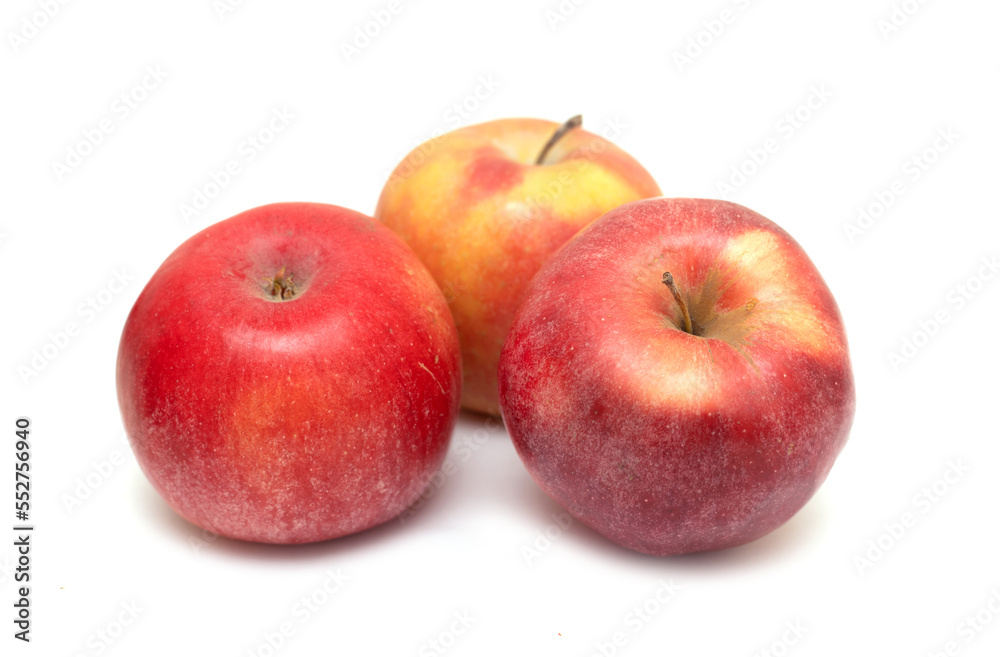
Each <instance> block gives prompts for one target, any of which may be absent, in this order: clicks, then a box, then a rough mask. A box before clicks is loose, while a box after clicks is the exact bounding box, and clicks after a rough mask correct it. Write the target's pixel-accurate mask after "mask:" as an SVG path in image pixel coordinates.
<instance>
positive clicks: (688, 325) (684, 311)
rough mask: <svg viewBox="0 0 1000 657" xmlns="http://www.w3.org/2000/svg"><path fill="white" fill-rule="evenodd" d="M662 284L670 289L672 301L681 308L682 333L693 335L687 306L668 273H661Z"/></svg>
mask: <svg viewBox="0 0 1000 657" xmlns="http://www.w3.org/2000/svg"><path fill="white" fill-rule="evenodd" d="M663 284H664V285H666V286H667V287H668V288H670V292H671V294H673V295H674V301H676V302H677V305H678V306H680V307H681V314H682V315H684V331H685V332H686V333H691V334H692V335H693V334H694V329H693V327H692V326H691V315H690V314H689V313H688V307H687V304H686V303H684V299H681V291H680V290H678V289H677V285H676V284H675V283H674V277H673V276H671V275H670V272H668V271H665V272H663Z"/></svg>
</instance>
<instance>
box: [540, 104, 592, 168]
mask: <svg viewBox="0 0 1000 657" xmlns="http://www.w3.org/2000/svg"><path fill="white" fill-rule="evenodd" d="M581 125H583V115H582V114H577V115H576V116H574V117H572V118H570V119H568V120H567V121H566V123H563V124H562V125H561V126H559V129H558V130H556V131H555V132H554V133H552V136H551V137H549V140H548V141H547V142H545V146H544V147H543V148H542V152H541V153H539V154H538V159H537V160H535V164H536V165H539V166H540V165H542V164H545V158H546V157H548V155H549V151H551V150H552V147H553V146H555V145H556V142H558V141H559V140H560V139H562V138H563V136H564V135H565V134H566V133H567V132H569V131H570V130H572V129H574V128H579V127H580V126H581Z"/></svg>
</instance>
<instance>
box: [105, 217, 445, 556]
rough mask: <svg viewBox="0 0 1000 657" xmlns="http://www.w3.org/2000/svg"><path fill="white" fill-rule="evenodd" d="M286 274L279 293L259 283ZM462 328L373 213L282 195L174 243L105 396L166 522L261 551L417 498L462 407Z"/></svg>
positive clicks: (376, 519)
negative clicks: (180, 522) (288, 284)
mask: <svg viewBox="0 0 1000 657" xmlns="http://www.w3.org/2000/svg"><path fill="white" fill-rule="evenodd" d="M282 267H284V268H286V269H285V274H286V275H287V274H291V275H292V277H293V278H292V280H293V283H296V284H297V290H296V294H295V295H294V296H293V297H292V298H290V299H287V300H275V298H274V297H272V296H270V294H269V291H268V289H267V284H266V283H265V279H270V278H273V277H274V276H275V275H276V274H277V273H278V272H279V271H280V270H281V268H282ZM460 358H461V356H460V351H459V346H458V335H457V332H456V330H455V325H454V323H453V321H452V318H451V315H450V314H449V311H448V306H447V303H446V302H445V300H444V297H443V296H442V294H441V292H440V290H439V289H438V288H437V286H436V284H435V283H434V280H433V279H432V278H431V276H430V274H429V273H428V272H427V270H426V269H425V268H424V266H423V265H422V264H421V263H420V261H419V260H418V259H417V257H416V255H415V254H414V253H413V252H412V251H411V250H410V249H409V248H408V247H407V246H406V245H405V244H404V243H403V242H402V241H401V240H400V239H399V238H398V237H396V236H395V235H394V234H392V232H391V231H389V230H388V229H387V228H385V227H384V226H382V225H381V224H379V223H378V222H376V221H374V220H373V219H372V218H370V217H367V216H364V215H362V214H359V213H357V212H353V211H351V210H346V209H343V208H339V207H336V206H332V205H323V204H316V203H279V204H273V205H266V206H262V207H259V208H255V209H253V210H249V211H247V212H244V213H242V214H239V215H237V216H235V217H232V218H230V219H227V220H225V221H222V222H220V223H218V224H215V225H214V226H210V227H209V228H206V229H205V230H203V231H201V232H200V233H198V234H196V235H194V236H193V237H191V238H190V239H189V240H187V241H186V242H184V244H182V245H181V246H180V247H178V248H177V250H176V251H174V252H173V253H172V254H171V255H170V256H169V257H168V258H167V260H166V261H165V262H164V263H163V264H162V265H161V266H160V268H159V269H158V270H157V271H156V273H155V274H154V275H153V277H152V278H151V279H150V281H149V283H148V284H147V285H146V287H145V289H144V290H143V291H142V293H141V294H140V295H139V298H138V300H137V301H136V303H135V306H134V307H133V308H132V311H131V312H130V314H129V316H128V319H127V321H126V323H125V328H124V331H123V333H122V337H121V343H120V347H119V352H118V364H117V384H118V402H119V405H120V408H121V412H122V418H123V421H124V424H125V429H126V432H127V434H128V437H129V441H130V443H131V445H132V449H133V450H134V452H135V455H136V458H137V460H138V462H139V465H140V466H141V467H142V469H143V472H145V474H146V476H147V477H148V478H149V481H150V482H151V483H152V484H153V486H154V488H155V489H156V490H157V491H158V492H159V493H160V495H162V496H163V498H164V499H165V500H166V501H167V503H168V504H169V505H170V506H171V507H173V509H174V510H175V511H177V513H179V514H180V515H181V516H183V517H184V518H186V519H187V520H189V521H190V522H192V523H194V524H196V525H198V526H199V527H203V528H205V529H207V530H210V531H212V532H216V533H218V534H222V535H224V536H229V537H232V538H237V539H242V540H246V541H257V542H263V543H308V542H313V541H322V540H326V539H331V538H335V537H338V536H343V535H346V534H351V533H354V532H358V531H361V530H363V529H366V528H369V527H372V526H375V525H378V524H379V523H382V522H385V521H386V520H389V519H391V518H393V517H394V516H396V515H397V514H398V513H399V512H401V511H402V510H404V509H405V508H406V507H407V505H409V504H411V503H412V502H414V501H415V500H416V499H417V497H418V496H419V494H420V493H421V491H422V490H423V489H424V487H425V486H426V485H427V484H428V482H429V480H430V478H431V476H432V475H433V473H434V472H435V470H436V469H437V468H438V466H439V465H440V464H441V462H442V460H443V458H444V455H445V452H446V449H447V446H448V442H449V439H450V436H451V431H452V428H453V426H454V422H455V418H456V414H457V411H458V404H459V399H460V394H461V390H460V385H461V383H460V380H461V360H460Z"/></svg>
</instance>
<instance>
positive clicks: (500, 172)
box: [375, 116, 660, 415]
mask: <svg viewBox="0 0 1000 657" xmlns="http://www.w3.org/2000/svg"><path fill="white" fill-rule="evenodd" d="M581 121H582V119H580V117H578V116H577V117H573V118H572V119H570V120H569V121H567V122H566V123H565V124H563V125H562V126H560V125H558V124H556V123H552V122H551V121H542V120H538V119H505V120H499V121H491V122H488V123H482V124H479V125H472V126H468V127H465V128H461V129H458V130H455V131H452V132H449V133H446V134H444V135H441V136H438V137H435V138H434V139H432V140H430V141H428V142H427V143H425V144H423V145H421V146H419V147H417V148H416V149H415V150H414V151H413V152H411V153H410V154H409V155H408V156H407V157H406V158H405V159H404V160H403V161H402V162H401V163H400V164H399V165H398V166H397V167H396V169H395V171H394V172H393V174H392V176H391V177H390V178H389V181H388V182H387V183H386V186H385V189H384V190H383V191H382V195H381V198H380V199H379V202H378V208H377V209H376V211H375V218H376V219H378V220H380V221H382V222H383V223H385V224H386V225H387V226H389V228H391V229H393V230H394V231H396V233H398V234H399V235H400V236H401V237H402V238H403V239H404V240H405V241H406V243H407V244H409V245H410V246H411V247H413V250H414V251H416V253H417V255H418V256H419V257H420V259H421V260H422V261H423V262H424V264H425V265H427V268H428V269H429V270H430V272H431V274H432V275H433V276H434V280H436V281H437V282H438V284H439V285H440V286H441V289H442V290H443V291H444V293H445V297H446V298H447V299H448V302H449V304H450V307H451V311H452V314H453V315H454V317H455V324H456V325H457V327H458V335H459V341H460V342H461V345H462V364H463V371H464V381H463V385H462V405H463V406H464V407H466V408H468V409H471V410H474V411H478V412H480V413H488V414H492V415H499V412H500V409H499V404H498V401H497V362H498V361H499V359H500V349H501V347H502V346H503V341H504V338H505V337H506V335H507V330H508V329H509V328H510V323H511V321H512V320H513V318H514V311H515V310H516V309H517V306H518V305H519V304H520V303H521V299H522V297H523V296H524V291H525V289H526V288H527V285H528V283H529V281H530V280H531V277H532V276H534V275H535V272H537V271H538V269H539V268H540V267H541V266H542V263H543V262H545V261H546V260H547V259H548V258H549V256H550V255H551V254H552V253H553V252H554V251H555V250H556V249H557V248H559V247H560V246H562V244H563V243H565V242H566V241H567V240H568V239H569V238H570V237H572V236H573V235H574V234H576V233H577V231H579V230H580V229H581V228H583V227H584V226H586V225H587V224H589V223H590V222H591V221H593V220H594V219H597V217H599V216H601V215H602V214H604V213H605V212H607V211H608V210H610V209H612V208H614V207H617V206H619V205H621V204H623V203H627V202H629V201H635V200H638V199H641V198H648V197H651V196H659V195H660V189H659V187H657V186H656V182H655V181H654V180H653V178H652V177H651V176H650V175H649V173H648V172H647V171H646V170H645V169H643V168H642V166H640V165H639V163H638V162H636V161H635V160H634V159H633V158H632V157H631V156H629V155H628V154H627V153H625V152H624V151H623V150H621V149H620V148H618V147H617V146H615V145H614V144H613V143H611V142H609V141H608V140H607V139H604V138H602V137H599V136H597V135H595V134H592V133H590V132H587V131H585V130H583V129H582V128H580V127H579V126H580V123H581Z"/></svg>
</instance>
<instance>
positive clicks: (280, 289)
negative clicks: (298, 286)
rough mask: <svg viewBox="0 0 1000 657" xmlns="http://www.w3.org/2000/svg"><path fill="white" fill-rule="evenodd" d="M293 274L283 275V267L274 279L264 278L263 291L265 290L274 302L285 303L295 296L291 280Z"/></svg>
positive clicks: (293, 283) (293, 284)
mask: <svg viewBox="0 0 1000 657" xmlns="http://www.w3.org/2000/svg"><path fill="white" fill-rule="evenodd" d="M293 276H294V274H288V275H286V274H285V267H282V268H281V269H279V270H278V273H277V274H275V275H274V278H265V279H264V282H265V283H266V285H265V287H264V289H265V290H267V292H268V294H270V295H271V296H272V297H273V298H275V299H276V300H281V301H287V300H288V299H291V298H292V297H294V296H295V282H294V281H293V280H292V277H293Z"/></svg>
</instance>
